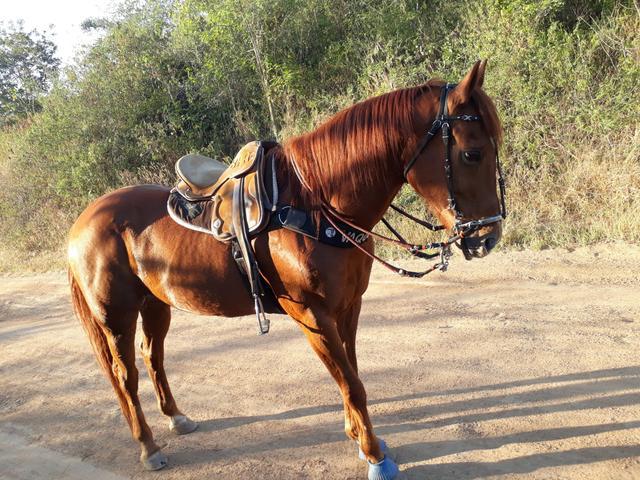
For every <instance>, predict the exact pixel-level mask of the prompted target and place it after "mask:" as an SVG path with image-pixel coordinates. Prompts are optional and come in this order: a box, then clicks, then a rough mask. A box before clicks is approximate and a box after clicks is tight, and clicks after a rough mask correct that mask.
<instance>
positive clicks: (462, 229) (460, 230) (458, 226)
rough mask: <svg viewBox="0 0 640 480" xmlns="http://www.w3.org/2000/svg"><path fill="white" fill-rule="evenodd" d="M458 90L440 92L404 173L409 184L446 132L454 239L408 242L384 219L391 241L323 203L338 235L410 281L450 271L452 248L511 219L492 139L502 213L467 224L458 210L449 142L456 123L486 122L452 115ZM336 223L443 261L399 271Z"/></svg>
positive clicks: (431, 227)
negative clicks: (449, 100)
mask: <svg viewBox="0 0 640 480" xmlns="http://www.w3.org/2000/svg"><path fill="white" fill-rule="evenodd" d="M455 87H456V84H452V83H447V84H446V85H445V86H444V87H442V89H441V91H440V108H439V111H438V115H437V116H436V119H435V120H434V121H433V123H432V124H431V128H430V129H429V131H428V132H427V133H426V134H425V136H424V137H422V139H421V140H420V143H419V144H418V148H417V149H416V151H415V153H414V154H413V156H412V157H411V160H409V162H408V163H407V165H406V166H405V167H404V171H403V176H404V180H405V182H407V174H408V173H409V171H410V170H411V168H412V167H413V166H414V164H415V163H416V161H417V160H418V158H419V157H420V155H421V154H422V152H423V151H424V149H425V148H426V147H427V145H429V142H430V141H431V140H433V139H434V138H435V136H436V134H437V133H438V131H440V130H442V141H443V143H444V146H445V158H444V169H445V175H446V178H447V190H448V195H449V198H448V204H449V209H451V210H452V211H453V212H454V214H455V218H456V223H455V225H454V226H453V229H452V230H453V235H451V236H450V237H449V238H448V239H447V240H446V241H444V242H432V243H427V244H424V245H422V244H414V243H410V242H407V241H406V240H405V239H404V238H403V237H402V235H400V233H399V232H398V231H397V230H396V229H395V228H393V226H392V225H391V224H390V223H389V221H388V220H387V219H385V218H382V220H381V221H382V223H383V224H384V225H385V227H387V229H389V231H390V232H391V233H392V234H393V235H394V236H395V237H396V238H395V239H393V238H389V237H386V236H384V235H380V234H379V233H376V232H373V231H370V230H367V229H364V228H362V227H360V226H358V225H356V224H354V223H353V222H351V221H349V220H348V219H346V218H344V217H343V216H342V215H340V214H339V213H338V212H337V211H336V210H335V208H333V207H332V206H331V205H330V204H329V202H327V201H325V200H324V199H323V200H322V205H321V211H322V213H323V215H324V217H325V218H326V219H327V221H328V222H329V223H330V224H331V226H332V227H333V228H335V229H336V231H337V232H339V233H340V234H342V236H343V237H344V238H346V239H347V240H348V241H349V242H350V243H352V244H353V245H354V246H355V247H356V248H357V249H358V250H360V251H361V252H363V253H364V254H365V255H367V256H368V257H369V258H371V259H373V260H376V261H378V262H379V263H381V264H382V265H383V266H385V267H386V268H388V269H389V270H391V271H392V272H395V273H397V274H398V275H400V276H403V277H404V276H406V277H412V278H421V277H424V276H425V275H426V274H428V273H431V272H433V271H435V270H440V271H442V272H444V271H446V270H447V268H448V266H449V259H450V258H451V255H452V253H451V245H452V244H454V243H456V242H457V241H459V240H462V239H463V238H464V237H465V236H467V235H470V234H472V233H474V232H475V231H477V230H479V229H480V228H482V227H484V226H486V225H490V224H492V223H496V222H499V221H501V220H503V219H505V218H506V217H507V208H506V202H505V190H506V188H505V182H504V178H503V175H502V166H501V165H500V159H499V157H498V149H497V146H496V145H495V142H493V139H492V143H494V147H496V148H495V150H496V170H497V180H498V187H499V191H500V213H499V214H497V215H493V216H489V217H483V218H480V219H477V220H469V221H467V222H463V221H462V219H463V218H464V216H463V213H462V211H461V210H460V208H459V207H458V204H457V202H456V199H455V195H454V192H453V167H452V163H451V144H450V142H449V139H450V137H451V126H452V123H453V122H454V121H462V122H474V121H481V120H482V119H481V117H480V116H478V115H468V114H463V115H456V116H450V115H448V111H447V97H448V95H449V92H450V91H451V90H453V89H454V88H455ZM291 160H292V164H293V169H294V172H295V174H296V176H297V177H298V180H300V183H301V184H302V185H303V186H304V187H305V188H307V189H308V190H310V188H309V186H308V184H307V182H306V181H305V180H304V179H303V178H302V175H301V174H300V170H299V168H298V165H297V164H296V161H295V159H294V158H293V157H291ZM390 207H391V208H392V209H393V210H395V211H396V212H398V213H399V214H400V215H402V216H404V217H406V218H408V219H409V220H411V221H413V222H414V223H417V224H418V225H421V226H422V227H425V228H427V229H429V230H431V231H434V232H435V231H439V230H444V229H445V227H444V225H434V224H432V223H429V222H427V221H426V220H422V219H420V218H417V217H414V216H413V215H411V214H410V213H408V212H406V211H405V210H403V209H402V208H400V207H398V206H396V205H394V204H391V205H390ZM332 217H333V218H332ZM336 219H337V220H339V221H340V222H342V223H344V224H346V225H348V226H350V227H351V228H353V229H355V230H357V231H359V232H362V233H364V234H367V235H371V236H373V237H375V238H377V239H379V240H382V241H385V242H388V243H391V244H394V245H396V246H398V247H400V248H403V249H405V250H407V251H408V252H409V253H410V254H411V255H413V256H415V257H418V258H423V259H433V258H436V257H440V260H439V261H438V262H436V263H434V264H433V265H432V266H431V267H429V268H428V269H427V270H424V271H411V270H405V269H403V268H400V267H396V266H395V265H392V264H391V263H389V262H387V261H385V260H383V259H382V258H380V257H378V256H377V255H375V254H373V253H370V252H369V251H368V250H366V249H365V248H364V247H363V246H362V245H360V244H359V243H358V242H356V241H355V240H353V239H352V238H351V236H350V235H348V234H347V232H345V231H344V229H342V228H340V227H339V226H338V225H337V222H336V221H335V220H336ZM425 250H439V252H436V253H425Z"/></svg>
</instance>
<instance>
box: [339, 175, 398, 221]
mask: <svg viewBox="0 0 640 480" xmlns="http://www.w3.org/2000/svg"><path fill="white" fill-rule="evenodd" d="M345 187H346V188H344V189H342V190H341V191H338V192H334V193H333V194H332V195H331V197H330V200H329V203H330V204H331V206H332V207H333V208H335V209H336V210H337V211H338V212H339V213H340V214H342V215H343V216H345V217H347V218H350V219H352V220H353V222H354V223H356V224H357V225H359V226H361V227H363V228H366V229H369V230H370V229H371V228H373V226H374V225H375V224H376V223H378V222H379V221H380V219H381V218H382V216H383V215H384V213H385V212H386V211H387V209H388V208H389V205H390V204H391V202H392V200H393V198H394V197H395V196H396V194H397V193H398V191H399V190H400V188H401V187H402V182H401V181H392V180H391V179H389V178H388V179H380V180H379V181H377V182H367V183H366V184H362V185H358V186H357V187H353V186H352V185H349V182H345Z"/></svg>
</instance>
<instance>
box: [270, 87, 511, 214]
mask: <svg viewBox="0 0 640 480" xmlns="http://www.w3.org/2000/svg"><path fill="white" fill-rule="evenodd" d="M443 84H444V82H442V81H439V80H431V81H429V82H427V83H424V84H422V85H418V86H416V87H410V88H405V89H401V90H395V91H392V92H389V93H385V94H383V95H380V96H377V97H373V98H370V99H367V100H364V101H362V102H359V103H357V104H355V105H353V106H351V107H348V108H346V109H344V110H342V111H340V112H338V113H337V114H336V115H334V116H333V117H331V118H329V119H328V120H327V121H325V122H324V123H322V124H321V125H320V126H319V127H318V128H317V129H315V130H313V131H311V132H309V133H305V134H302V135H300V136H297V137H294V138H291V139H289V140H288V141H286V142H285V143H284V144H283V148H282V152H281V156H282V157H283V158H284V159H285V161H286V162H287V163H288V169H287V170H288V171H289V172H288V173H289V178H288V179H287V181H288V183H289V184H290V185H291V184H292V183H291V181H293V183H294V184H298V183H300V179H298V178H297V174H296V173H295V171H296V169H297V170H298V171H299V173H300V177H301V179H302V180H303V181H304V183H306V187H308V188H305V186H304V185H303V187H302V188H301V191H300V192H299V196H298V197H297V198H294V199H292V200H293V203H294V205H305V206H306V207H307V208H311V209H312V210H315V209H317V208H318V207H319V206H320V205H321V203H322V200H323V199H329V198H331V196H332V195H333V194H334V193H336V192H337V191H339V190H340V189H344V187H345V185H350V186H351V187H352V188H354V189H357V188H358V187H362V186H363V185H371V184H374V183H377V182H380V181H382V182H386V181H387V180H388V179H389V178H391V176H393V175H398V174H401V173H402V166H401V165H400V161H401V160H400V159H401V156H402V153H403V151H402V149H403V147H404V146H405V145H406V140H407V136H408V135H410V133H411V132H413V130H414V115H413V113H414V106H415V104H416V100H417V99H418V97H420V96H421V95H422V94H424V93H425V92H426V91H429V90H431V89H432V88H440V87H441V86H442V85H443ZM472 100H473V101H474V103H475V104H476V106H477V108H478V110H479V113H480V115H481V116H482V120H483V122H484V124H485V128H486V129H487V131H488V133H489V135H491V136H492V137H493V138H494V139H495V141H496V145H499V144H500V142H501V140H502V127H501V125H500V120H499V118H498V113H497V111H496V108H495V105H494V104H493V102H492V100H491V99H490V98H489V96H488V95H487V94H485V93H484V92H483V91H481V90H474V92H473V94H472ZM389 159H395V160H396V162H395V163H394V162H393V161H389Z"/></svg>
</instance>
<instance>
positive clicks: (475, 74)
mask: <svg viewBox="0 0 640 480" xmlns="http://www.w3.org/2000/svg"><path fill="white" fill-rule="evenodd" d="M482 64H483V62H481V61H480V60H478V61H477V62H476V63H475V64H474V65H473V67H471V70H469V73H467V74H466V75H465V77H464V78H463V79H462V81H461V82H460V83H459V84H458V86H457V87H456V88H455V89H454V90H453V92H452V93H454V94H455V96H456V97H457V100H458V102H459V103H461V104H462V103H467V102H468V101H469V99H471V92H472V91H473V89H474V88H477V87H480V86H482V82H483V80H484V66H483V65H482ZM485 65H486V64H485Z"/></svg>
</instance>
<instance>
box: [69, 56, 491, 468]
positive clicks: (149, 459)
mask: <svg viewBox="0 0 640 480" xmlns="http://www.w3.org/2000/svg"><path fill="white" fill-rule="evenodd" d="M484 72H485V63H484V62H477V63H476V64H475V65H474V66H473V68H471V70H470V71H469V72H468V73H467V75H466V76H465V77H464V79H463V80H462V81H461V82H460V83H459V84H458V85H457V86H455V88H452V89H451V90H448V94H447V95H445V96H444V97H442V96H441V91H442V90H443V87H444V84H443V83H442V82H439V81H431V82H428V83H426V84H423V85H420V86H417V87H413V88H407V89H402V90H397V91H394V92H391V93H387V94H385V95H381V96H379V97H376V98H372V99H369V100H366V101H364V102H362V103H359V104H357V105H355V106H353V107H350V108H348V109H346V110H344V111H342V112H340V113H338V114H337V115H335V116H334V117H333V118H331V119H330V120H328V121H327V122H325V123H324V124H322V125H321V126H320V127H319V128H317V129H316V130H315V131H313V132H311V133H308V134H305V135H302V136H299V137H296V138H293V139H290V140H289V141H287V142H285V143H284V144H283V145H282V146H276V147H274V148H276V149H277V150H276V152H275V158H276V160H277V163H276V164H277V169H278V183H279V185H280V186H281V189H280V197H279V198H280V202H281V203H282V204H290V205H296V206H297V207H298V208H302V209H305V210H306V211H307V212H310V213H312V214H314V215H322V213H320V212H322V211H323V210H322V208H323V207H322V202H327V203H328V204H329V205H330V206H331V208H333V210H334V211H336V212H339V213H340V215H341V216H342V217H343V218H347V219H349V220H350V221H351V222H353V223H354V224H356V225H358V226H360V227H362V228H364V229H367V230H370V229H372V228H373V227H374V225H375V224H376V223H378V222H379V221H380V220H381V218H382V216H383V214H384V213H385V211H386V210H387V208H388V207H389V205H390V203H391V201H392V199H393V198H394V197H395V196H396V194H397V193H398V191H399V189H400V188H401V187H402V185H403V184H404V182H405V181H406V182H408V183H409V184H410V185H411V186H412V187H413V188H414V189H415V191H416V192H417V193H418V194H420V196H421V197H423V199H424V200H425V203H426V205H427V207H428V208H429V209H430V211H431V212H432V213H433V214H434V215H435V216H436V217H437V218H438V219H439V220H440V221H441V222H442V223H443V225H444V226H445V227H446V228H448V229H452V228H454V227H455V225H456V222H458V224H459V222H460V221H470V220H477V219H482V218H492V219H493V218H496V219H497V218H498V217H496V212H500V198H499V196H498V194H497V190H496V170H497V168H498V164H497V148H498V146H499V145H500V141H501V127H500V123H499V120H498V116H497V113H496V109H495V107H494V105H493V103H492V101H491V100H490V99H489V97H488V96H487V95H486V94H485V93H484V92H483V90H482V88H481V87H482V83H483V78H484ZM441 98H444V101H441ZM441 103H444V104H446V105H445V107H446V108H445V111H446V110H448V114H449V115H456V116H458V117H456V118H460V119H464V118H463V117H465V118H466V119H473V120H478V121H469V122H464V121H461V122H455V123H452V125H451V140H450V142H449V145H448V147H447V148H445V145H444V140H442V139H440V138H439V137H436V138H435V139H434V140H433V141H431V142H428V143H427V144H425V145H421V140H422V139H423V138H424V132H426V131H427V130H429V127H430V126H431V125H432V122H434V119H435V118H436V116H437V115H438V111H439V105H440V104H441ZM451 118H454V117H451ZM416 152H418V153H416ZM469 152H471V153H472V154H470V153H469ZM445 154H447V163H449V161H450V164H451V165H450V166H451V167H452V168H453V171H454V172H455V173H454V175H453V176H452V177H450V176H449V175H447V174H445V161H444V160H443V158H444V157H445ZM414 157H415V158H414ZM409 162H411V165H410V169H408V171H406V170H405V167H408V164H409ZM168 194H169V189H167V188H165V187H162V186H154V185H140V186H132V187H127V188H122V189H119V190H116V191H114V192H112V193H109V194H107V195H104V196H102V197H100V198H99V199H97V200H96V201H94V202H93V203H92V204H91V205H89V206H88V207H87V209H86V210H85V211H84V212H83V213H82V214H81V215H80V217H79V218H78V219H77V221H76V222H75V224H74V225H73V227H72V228H71V232H70V235H69V244H68V256H69V279H70V283H71V294H72V300H73V305H74V309H75V312H76V315H77V316H78V317H79V319H80V320H81V322H82V324H83V326H84V327H85V330H86V331H87V333H88V336H89V338H90V341H91V343H92V345H93V349H94V351H95V354H96V356H97V358H98V361H99V363H100V365H101V366H102V368H103V369H104V372H105V374H106V376H107V377H108V378H109V380H110V381H111V383H112V385H113V388H114V389H115V391H116V394H117V397H118V400H119V402H120V406H121V408H122V412H123V413H124V416H125V418H126V420H127V422H128V423H129V426H130V428H131V432H132V434H133V437H134V438H135V439H136V440H137V441H138V442H139V445H140V447H141V450H142V452H141V461H142V463H143V465H144V466H145V468H147V469H159V468H162V467H163V466H165V465H166V463H167V460H166V457H165V456H164V454H163V453H162V452H161V451H160V447H159V446H158V445H157V444H156V443H155V442H154V439H153V435H152V433H151V430H150V428H149V426H148V425H147V422H146V421H145V417H144V414H143V411H142V406H141V405H140V401H139V398H138V393H137V391H138V371H137V369H136V366H135V346H134V336H135V331H136V322H137V318H138V314H140V315H141V316H142V330H143V333H144V336H143V340H142V343H141V345H140V350H141V353H142V356H143V358H144V361H145V364H146V366H147V369H148V371H149V375H150V377H151V380H152V382H153V385H154V387H155V391H156V394H157V397H158V403H159V407H160V410H161V411H162V413H163V414H164V415H166V416H167V417H168V419H169V425H170V428H171V429H172V430H173V431H174V432H176V433H178V434H185V433H189V432H191V431H193V430H195V428H196V427H197V424H196V423H195V422H193V421H192V420H190V419H189V418H188V417H187V416H186V415H185V414H184V413H183V412H182V411H181V410H180V409H179V408H178V405H177V403H176V401H175V399H174V398H173V395H172V394H171V390H170V388H169V383H168V381H167V376H166V374H165V370H164V365H163V354H164V347H163V342H164V338H165V335H166V334H167V330H168V329H169V322H170V320H171V307H176V308H180V309H182V310H187V311H190V312H195V313H198V314H203V315H217V316H227V317H233V316H240V315H248V314H251V313H252V312H253V301H252V299H251V297H250V295H249V294H248V292H247V289H246V287H245V283H244V279H243V277H242V275H241V273H240V271H239V269H238V267H237V265H236V263H235V261H234V260H233V259H232V255H231V246H230V245H229V244H225V243H221V242H218V241H216V240H215V239H214V238H213V237H212V236H210V235H207V234H203V233H199V232H195V231H192V230H188V229H186V228H184V227H182V226H180V225H178V224H177V223H175V222H174V221H173V220H171V218H170V217H169V216H168V215H167V211H166V203H167V197H168ZM450 194H451V195H455V208H452V206H451V204H450V203H449V200H450V198H449V197H450ZM456 212H457V213H460V212H464V214H463V218H456V215H455V213H456ZM492 216H493V217H492ZM500 235H501V222H500V221H499V220H492V222H491V223H488V224H482V225H481V226H480V228H477V229H476V230H475V231H474V232H473V233H472V234H471V235H470V236H469V237H470V238H471V239H473V240H474V241H473V242H472V243H470V244H467V245H466V247H465V242H466V241H468V240H469V239H468V238H463V240H462V246H463V249H464V250H465V256H466V257H467V259H470V258H472V257H482V256H484V255H486V254H487V253H488V252H489V250H491V248H492V247H493V246H494V245H495V244H496V243H497V242H498V240H499V239H500ZM253 246H254V249H255V254H256V258H257V260H258V264H259V266H260V270H261V274H262V275H263V277H264V280H265V281H266V282H267V283H268V284H269V286H270V287H271V289H272V290H273V293H274V295H275V298H276V299H277V302H278V303H279V306H280V307H281V309H282V310H284V312H286V313H287V314H288V315H289V316H291V317H292V318H293V319H294V320H295V321H296V322H297V324H298V325H299V326H300V328H301V330H302V332H303V333H304V335H305V336H306V337H307V339H308V341H309V343H310V345H311V348H312V349H313V350H314V351H315V352H316V354H317V355H318V356H319V357H320V359H321V360H322V362H323V363H324V364H325V365H326V367H327V369H328V370H329V372H330V373H331V375H332V376H333V378H334V379H335V381H336V382H337V384H338V388H339V390H340V393H341V394H342V399H343V402H344V418H345V431H346V434H347V436H348V437H349V438H351V439H353V440H355V441H357V443H358V444H359V446H360V449H361V456H362V458H366V459H367V460H368V462H369V478H381V479H391V478H395V477H396V475H397V473H398V468H397V467H396V465H395V464H394V463H393V461H392V460H391V458H389V456H387V455H386V454H385V452H387V449H386V445H385V444H384V442H382V441H379V439H378V438H377V437H376V436H375V434H374V430H373V427H372V424H371V420H370V419H369V413H368V412H367V401H366V393H365V389H364V386H363V384H362V382H361V381H360V379H359V377H358V365H357V360H356V346H355V342H356V329H357V325H358V316H359V313H360V306H361V301H362V295H363V294H364V292H365V291H366V289H367V285H368V282H369V276H370V273H371V265H372V259H371V257H369V256H367V255H365V254H364V253H363V252H362V251H360V250H358V249H356V248H336V247H333V246H330V245H326V244H323V243H320V242H318V241H316V240H314V239H313V238H310V237H307V236H304V235H301V234H299V233H296V232H293V231H291V230H286V229H276V230H271V231H268V232H263V233H261V234H259V235H258V236H257V237H256V238H255V239H254V240H253ZM363 246H364V248H365V249H366V250H367V251H368V252H373V248H374V245H373V240H372V239H371V238H369V239H368V240H367V241H366V242H365V243H364V244H363Z"/></svg>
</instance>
